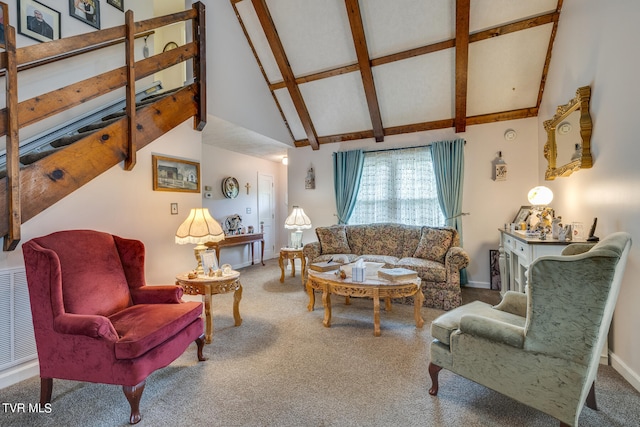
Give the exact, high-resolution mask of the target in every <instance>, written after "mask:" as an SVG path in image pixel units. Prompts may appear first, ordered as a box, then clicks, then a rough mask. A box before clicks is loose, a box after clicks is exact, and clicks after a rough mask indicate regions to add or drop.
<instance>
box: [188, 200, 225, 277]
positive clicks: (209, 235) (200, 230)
mask: <svg viewBox="0 0 640 427" xmlns="http://www.w3.org/2000/svg"><path fill="white" fill-rule="evenodd" d="M221 240H224V231H222V227H221V226H220V224H219V223H218V221H216V220H215V219H213V217H212V216H211V215H210V214H209V209H207V208H193V209H191V212H190V213H189V216H188V217H187V219H185V220H184V222H183V223H182V224H181V225H180V227H178V231H176V243H177V244H179V245H185V244H188V243H191V244H194V245H196V247H195V249H194V254H195V257H196V260H197V261H198V266H197V267H196V272H197V274H198V275H202V274H203V273H204V272H203V269H202V260H201V257H200V254H201V253H202V252H204V251H206V250H207V247H206V246H205V243H206V242H219V241H221Z"/></svg>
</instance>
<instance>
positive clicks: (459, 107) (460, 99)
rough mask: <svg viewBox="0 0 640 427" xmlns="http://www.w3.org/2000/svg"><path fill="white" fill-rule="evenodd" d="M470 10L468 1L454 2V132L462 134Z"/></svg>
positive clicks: (465, 99)
mask: <svg viewBox="0 0 640 427" xmlns="http://www.w3.org/2000/svg"><path fill="white" fill-rule="evenodd" d="M470 9H471V1H470V0H456V81H455V87H456V96H455V97H456V101H455V103H456V113H455V114H456V117H455V128H456V132H464V131H465V130H466V128H467V80H468V78H467V75H468V70H469V15H470Z"/></svg>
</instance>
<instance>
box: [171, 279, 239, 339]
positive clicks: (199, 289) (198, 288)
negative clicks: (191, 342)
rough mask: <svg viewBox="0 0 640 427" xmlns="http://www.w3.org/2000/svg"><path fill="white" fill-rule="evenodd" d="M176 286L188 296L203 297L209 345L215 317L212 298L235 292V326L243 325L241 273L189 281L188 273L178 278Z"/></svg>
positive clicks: (206, 335) (206, 337) (206, 336)
mask: <svg viewBox="0 0 640 427" xmlns="http://www.w3.org/2000/svg"><path fill="white" fill-rule="evenodd" d="M176 285H178V286H181V287H182V289H184V293H185V294H187V295H202V299H203V301H204V316H205V335H204V340H205V342H206V343H207V344H210V343H211V340H212V338H213V316H212V315H211V296H212V295H217V294H226V293H228V292H231V291H233V318H234V320H235V326H240V325H242V318H241V317H240V300H241V299H242V284H241V283H240V273H239V272H238V271H232V272H231V274H228V275H226V276H220V277H218V276H214V277H196V278H195V279H189V277H188V276H187V273H183V274H179V275H177V276H176Z"/></svg>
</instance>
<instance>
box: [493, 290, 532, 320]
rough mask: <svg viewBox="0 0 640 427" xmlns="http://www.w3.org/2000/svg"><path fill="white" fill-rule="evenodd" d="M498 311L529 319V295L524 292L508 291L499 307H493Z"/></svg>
mask: <svg viewBox="0 0 640 427" xmlns="http://www.w3.org/2000/svg"><path fill="white" fill-rule="evenodd" d="M493 308H495V309H496V310H500V311H504V312H507V313H511V314H515V315H516V316H520V317H527V294H523V293H522V292H515V291H507V292H505V294H504V296H503V297H502V301H500V303H499V304H498V305H495V306H493Z"/></svg>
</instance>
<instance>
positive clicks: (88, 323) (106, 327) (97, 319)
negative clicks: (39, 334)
mask: <svg viewBox="0 0 640 427" xmlns="http://www.w3.org/2000/svg"><path fill="white" fill-rule="evenodd" d="M53 329H54V330H55V331H56V332H59V333H61V334H69V335H85V336H87V337H91V338H102V339H104V340H107V341H113V342H115V341H118V333H117V332H116V329H115V328H114V327H113V324H112V323H111V321H110V320H109V319H107V318H106V317H104V316H98V315H95V314H71V313H65V314H61V315H59V316H56V317H55V318H54V320H53Z"/></svg>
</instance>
